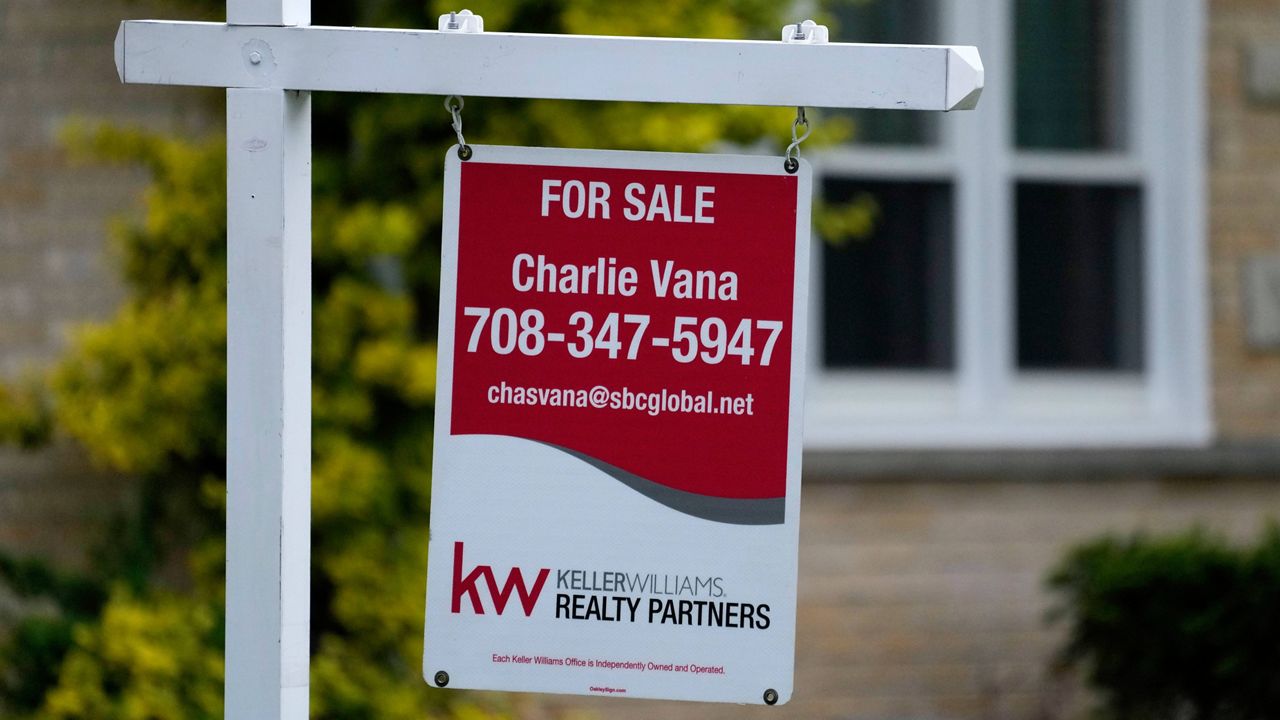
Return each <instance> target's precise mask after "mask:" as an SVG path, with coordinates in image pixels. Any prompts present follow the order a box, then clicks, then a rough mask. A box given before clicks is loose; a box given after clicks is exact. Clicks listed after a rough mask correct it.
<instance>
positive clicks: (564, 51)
mask: <svg viewBox="0 0 1280 720" xmlns="http://www.w3.org/2000/svg"><path fill="white" fill-rule="evenodd" d="M115 49H116V69H117V71H118V72H119V74H120V79H121V80H122V81H124V82H126V83H144V84H153V85H197V86H207V87H228V88H274V89H282V90H332V91H346V92H388V93H412V94H430V95H451V94H452V95H472V96H481V97H519V98H555V99H565V100H632V101H641V102H677V103H702V104H715V105H777V106H789V105H805V106H810V107H832V108H879V109H890V110H893V109H896V110H967V109H971V108H973V107H974V106H976V105H977V102H978V96H979V95H980V94H981V92H982V87H983V69H982V61H981V59H980V58H979V56H978V51H977V49H976V48H974V47H971V46H947V45H863V44H851V43H828V44H816V45H797V44H788V43H782V42H765V41H748V40H690V39H674V38H672V39H667V38H634V37H603V36H591V35H538V34H520V33H500V32H484V33H448V32H438V31H434V30H382V29H370V28H339V27H315V26H312V27H264V26H229V25H224V24H221V23H200V22H170V21H158V20H130V21H126V22H124V23H121V25H120V30H119V33H118V34H117V35H116V48H115Z"/></svg>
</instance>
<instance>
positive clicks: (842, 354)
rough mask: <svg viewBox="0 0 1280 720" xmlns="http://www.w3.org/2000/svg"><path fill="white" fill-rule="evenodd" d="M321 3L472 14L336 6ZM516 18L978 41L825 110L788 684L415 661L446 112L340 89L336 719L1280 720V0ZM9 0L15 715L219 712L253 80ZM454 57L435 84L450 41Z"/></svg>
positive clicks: (594, 126)
mask: <svg viewBox="0 0 1280 720" xmlns="http://www.w3.org/2000/svg"><path fill="white" fill-rule="evenodd" d="M313 6H314V10H313V21H314V23H315V24H328V25H366V26H384V27H426V28H434V27H435V19H436V16H437V15H438V14H439V13H441V12H447V11H449V10H457V9H460V8H458V7H454V6H446V5H443V4H441V3H433V2H422V0H413V1H410V0H375V1H367V2H352V1H349V0H346V1H343V2H338V1H337V0H316V2H314V3H313ZM470 8H471V9H472V10H474V11H476V12H477V13H478V14H481V15H483V16H484V18H485V24H486V28H487V29H488V30H513V31H520V32H570V33H596V34H625V35H652V36H705V37H724V38H757V39H776V38H777V37H778V35H779V31H780V28H781V26H782V25H783V24H784V23H786V22H795V21H796V20H797V19H802V18H803V17H814V18H815V19H818V20H820V21H822V22H825V23H827V24H828V25H830V27H831V38H832V40H833V41H842V42H890V43H899V42H900V43H948V44H972V45H977V46H978V47H979V48H980V50H981V52H982V55H983V59H984V61H985V64H986V68H987V89H986V91H985V93H984V94H983V97H982V101H981V103H980V107H979V109H978V110H977V111H974V112H964V113H956V114H951V115H940V114H923V113H919V114H917V113H893V112H833V111H828V112H817V111H815V112H814V113H813V114H811V118H813V119H814V123H815V126H816V132H815V135H814V138H813V139H812V140H811V141H809V142H808V143H806V144H805V146H804V147H803V149H802V154H804V155H805V157H807V158H808V159H809V160H810V161H811V162H813V164H814V166H815V171H816V173H817V176H816V178H815V181H816V187H817V188H818V189H819V190H820V195H821V197H820V198H816V199H815V231H816V232H815V236H816V237H815V249H816V251H815V253H814V266H813V278H814V288H815V292H814V293H813V297H812V307H811V321H812V328H813V330H812V332H811V336H812V337H813V347H812V348H811V351H810V362H811V368H810V374H809V398H808V408H807V417H806V452H805V488H804V499H803V512H802V528H801V550H800V585H799V595H800V615H799V624H798V637H797V648H796V663H797V664H796V681H795V687H796V691H795V697H794V699H793V701H792V703H791V704H790V705H788V706H786V707H782V708H753V709H746V708H740V707H735V706H710V705H698V704H674V703H654V702H648V701H634V700H633V701H628V700H613V701H604V700H598V699H584V698H572V697H556V696H507V695H501V694H493V693H473V694H465V693H457V692H445V691H437V690H431V689H429V688H427V687H426V685H425V683H423V682H422V680H421V678H420V672H419V665H420V659H421V650H422V648H421V644H422V641H421V637H422V633H421V630H422V614H423V601H422V598H423V588H424V584H425V577H426V539H427V515H428V507H429V505H428V503H429V490H430V446H429V445H430V437H431V435H430V427H431V422H432V402H433V395H434V382H435V345H434V343H435V322H436V312H437V306H436V302H437V297H438V280H439V262H438V247H439V225H438V223H439V218H440V213H441V208H440V205H441V171H442V166H443V160H442V159H443V157H444V151H445V148H446V147H447V146H448V145H449V144H451V143H452V142H453V136H452V133H451V131H450V130H449V127H448V117H447V114H446V113H445V111H444V110H443V108H442V107H441V104H440V99H439V98H434V97H407V96H358V95H339V94H317V95H316V96H315V157H314V162H315V164H314V193H315V203H314V206H315V207H314V215H315V217H314V233H315V239H314V256H315V266H314V274H315V318H314V323H315V324H314V333H313V336H314V361H313V378H314V381H313V385H314V391H313V408H314V430H313V436H314V459H313V508H312V512H313V564H314V566H313V577H312V587H313V591H312V602H313V609H312V616H313V637H312V644H311V647H312V652H313V659H312V666H311V681H312V691H311V698H312V699H311V704H312V715H313V717H317V718H422V717H457V718H486V717H524V718H560V717H574V718H577V717H620V718H651V717H674V718H682V717H688V718H693V717H698V718H706V717H712V718H736V717H744V716H756V715H759V716H761V717H766V716H767V717H797V718H859V719H861V718H867V719H877V718H885V719H888V718H940V719H941V718H956V719H960V718H965V719H967V718H975V719H976V718H1028V719H1045V720H1050V719H1058V718H1085V717H1090V716H1093V714H1094V713H1099V714H1101V715H1102V716H1105V717H1115V718H1152V719H1155V718H1197V719H1200V718H1204V719H1209V718H1241V719H1248V718H1274V717H1280V612H1277V608H1280V530H1277V529H1276V526H1275V525H1274V523H1275V522H1277V520H1280V0H843V1H835V0H832V1H830V2H800V3H795V4H786V3H776V2H770V1H768V0H703V1H702V2H691V1H686V0H671V1H668V2H647V1H646V2H639V1H637V2H628V3H617V2H608V1H607V0H522V1H520V2H481V1H477V2H473V3H472V4H471V5H470ZM143 17H156V18H174V19H178V18H195V19H201V18H203V19H220V18H221V17H222V9H221V6H220V5H219V4H218V3H216V2H213V1H212V0H167V1H166V0H145V1H137V2H126V1H124V0H99V1H98V2H93V3H84V2H76V1H75V0H0V716H3V717H13V718H67V719H69V718H93V719H98V718H138V719H144V718H157V719H162V718H163V719H168V718H206V717H221V714H222V709H221V708H222V705H221V694H222V664H221V663H222V661H221V652H222V625H221V623H222V571H223V542H222V536H223V513H224V510H225V508H224V506H223V501H224V498H225V492H224V480H223V471H224V424H225V410H224V402H225V399H224V398H225V355H224V354H225V301H224V298H225V282H226V271H225V187H224V183H225V157H224V139H223V136H222V126H223V107H222V104H223V101H222V94H221V93H220V92H218V91H203V90H190V89H178V88H160V87H141V86H122V85H120V84H119V82H118V80H117V78H116V76H115V71H114V68H113V66H112V40H113V38H114V34H115V29H116V25H117V24H118V23H119V21H121V20H122V19H125V18H143ZM423 71H424V72H431V71H432V69H430V68H424V69H423ZM793 113H794V110H791V109H787V108H781V109H776V108H775V109H767V108H740V107H729V108H712V107H700V106H684V107H677V106H641V105H634V104H623V103H615V104H607V105H606V104H592V103H568V102H550V101H511V100H498V99H488V98H468V102H467V106H466V110H465V113H464V117H465V122H466V126H467V136H468V138H469V139H472V140H473V141H474V142H480V143H491V144H528V145H549V146H563V147H593V148H623V149H653V150H668V151H736V152H773V153H778V152H780V148H781V145H782V144H783V143H785V141H786V139H788V137H789V134H788V131H789V128H790V122H791V119H792V117H793Z"/></svg>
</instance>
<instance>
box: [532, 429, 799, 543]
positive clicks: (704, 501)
mask: <svg viewBox="0 0 1280 720" xmlns="http://www.w3.org/2000/svg"><path fill="white" fill-rule="evenodd" d="M542 444H543V445H546V446H547V447H551V448H555V449H556V450H559V451H560V452H562V453H565V454H566V455H570V456H572V457H575V458H577V459H579V460H581V461H582V462H584V463H586V464H588V465H590V466H591V467H593V468H595V469H597V470H599V471H601V472H603V473H605V474H606V475H608V476H610V477H612V478H613V479H614V480H617V481H618V482H620V483H622V484H623V485H626V486H627V487H629V488H631V489H632V490H635V491H636V492H638V493H640V494H641V495H644V496H645V497H647V498H649V499H650V500H654V501H656V502H659V503H662V504H663V505H666V506H667V507H669V508H671V509H672V510H678V511H679V512H682V513H684V514H686V515H692V516H694V517H697V518H702V519H703V520H711V521H713V522H721V523H726V524H729V525H781V524H782V523H783V522H784V520H785V515H786V508H787V505H786V502H787V499H786V498H721V497H713V496H711V495H699V494H698V493H691V492H688V491H685V490H677V489H675V488H671V487H667V486H666V485H662V484H661V483H656V482H654V481H652V480H647V479H645V478H642V477H640V476H639V475H636V474H635V473H632V472H627V471H626V470H623V469H622V468H620V467H616V466H614V465H610V464H609V463H607V462H604V461H603V460H600V459H599V458H594V457H591V456H590V455H586V454H584V453H580V452H578V451H577V450H571V449H569V448H567V447H562V446H560V445H555V444H553V443H548V442H544V443H542Z"/></svg>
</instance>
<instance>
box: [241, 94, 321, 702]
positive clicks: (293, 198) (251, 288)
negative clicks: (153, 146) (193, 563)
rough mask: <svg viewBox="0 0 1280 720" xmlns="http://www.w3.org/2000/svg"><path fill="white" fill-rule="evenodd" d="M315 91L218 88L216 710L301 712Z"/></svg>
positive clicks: (306, 621) (306, 622) (305, 651)
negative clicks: (222, 120) (219, 653)
mask: <svg viewBox="0 0 1280 720" xmlns="http://www.w3.org/2000/svg"><path fill="white" fill-rule="evenodd" d="M310 566H311V98H310V95H309V94H308V93H299V92H293V91H282V90H266V89H229V90H227V610H226V612H227V618H226V633H227V634H226V694H225V701H226V717H227V718H229V719H230V718H235V719H236V720H240V719H242V718H255V719H259V718H262V719H266V718H276V719H280V720H284V719H285V718H288V719H291V720H293V719H296V720H304V719H305V718H306V717H307V701H308V697H307V695H308V655H309V647H308V645H309V634H310V595H311V568H310Z"/></svg>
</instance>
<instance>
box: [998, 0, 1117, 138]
mask: <svg viewBox="0 0 1280 720" xmlns="http://www.w3.org/2000/svg"><path fill="white" fill-rule="evenodd" d="M1014 7H1015V20H1014V22H1015V33H1016V38H1017V57H1016V59H1015V62H1014V68H1015V72H1016V73H1017V97H1016V99H1015V104H1016V106H1017V142H1018V147H1021V148H1042V149H1065V150H1078V149H1114V148H1118V147H1121V146H1123V144H1124V137H1123V129H1124V122H1123V113H1122V110H1121V97H1122V94H1123V92H1124V87H1123V83H1122V78H1123V75H1124V73H1123V70H1124V58H1125V53H1124V52H1123V45H1124V42H1123V37H1124V35H1123V25H1124V17H1123V16H1124V3H1123V2H1118V1H1117V0H1016V2H1015V5H1014Z"/></svg>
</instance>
